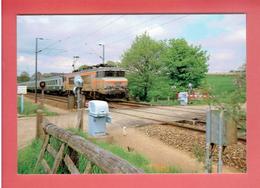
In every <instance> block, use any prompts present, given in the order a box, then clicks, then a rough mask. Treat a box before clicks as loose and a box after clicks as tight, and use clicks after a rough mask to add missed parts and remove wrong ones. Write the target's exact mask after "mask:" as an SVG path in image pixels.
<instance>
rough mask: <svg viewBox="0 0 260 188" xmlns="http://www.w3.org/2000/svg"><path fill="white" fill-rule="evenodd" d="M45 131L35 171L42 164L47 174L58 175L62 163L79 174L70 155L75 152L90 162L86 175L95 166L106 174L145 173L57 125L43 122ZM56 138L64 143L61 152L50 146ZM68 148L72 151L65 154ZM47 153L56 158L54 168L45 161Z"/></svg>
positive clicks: (72, 171)
mask: <svg viewBox="0 0 260 188" xmlns="http://www.w3.org/2000/svg"><path fill="white" fill-rule="evenodd" d="M42 127H43V130H44V132H45V138H44V142H43V145H42V149H41V152H40V154H39V157H38V160H37V162H36V166H35V170H36V168H37V167H38V165H39V164H41V165H42V166H43V167H44V169H45V172H46V173H56V172H57V169H58V167H59V165H61V164H62V162H64V163H65V165H66V166H67V167H68V170H69V172H70V173H73V174H79V170H78V168H77V166H76V164H75V163H74V161H73V160H72V159H73V156H72V158H71V156H70V154H72V153H73V152H74V154H75V152H76V153H79V154H82V155H83V156H84V157H86V158H87V159H88V160H89V161H90V162H89V163H88V164H87V165H86V167H85V171H84V173H91V168H92V167H93V165H96V166H98V167H99V168H100V169H102V170H103V171H104V172H106V173H143V170H141V169H138V168H136V167H134V166H133V165H131V164H130V163H128V162H127V161H126V160H124V159H121V158H120V157H118V156H115V155H114V154H112V153H111V152H109V151H106V150H104V149H102V148H100V147H98V146H96V145H95V144H93V143H92V142H90V141H88V140H86V139H84V138H82V137H80V136H77V135H75V134H73V133H71V132H69V131H66V130H64V129H62V128H59V127H57V126H56V125H54V124H52V123H49V122H46V121H45V122H43V124H42ZM51 136H52V137H54V138H56V139H58V140H59V141H61V142H62V145H61V146H60V149H59V151H56V150H55V149H54V148H53V147H52V146H51V145H50V143H49V142H50V137H51ZM66 148H69V149H70V152H69V153H65V151H66ZM45 152H49V153H50V154H51V155H52V156H53V158H54V164H53V167H52V168H50V167H49V165H48V163H47V162H46V160H45V159H44V154H45Z"/></svg>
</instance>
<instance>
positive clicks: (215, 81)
mask: <svg viewBox="0 0 260 188" xmlns="http://www.w3.org/2000/svg"><path fill="white" fill-rule="evenodd" d="M234 79H235V75H224V74H223V75H217V74H208V75H207V78H206V80H207V84H208V85H209V87H210V89H211V91H212V93H213V95H215V96H223V97H225V94H227V93H230V92H233V91H234V90H235V85H234Z"/></svg>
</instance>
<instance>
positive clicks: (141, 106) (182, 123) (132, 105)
mask: <svg viewBox="0 0 260 188" xmlns="http://www.w3.org/2000/svg"><path fill="white" fill-rule="evenodd" d="M40 96H41V94H38V99H39V98H40ZM26 97H28V98H30V99H34V93H27V95H26ZM44 99H45V100H49V101H55V102H58V103H62V104H63V105H64V104H67V103H68V100H67V97H62V96H55V95H47V94H45V95H44ZM108 104H109V107H110V108H112V109H115V110H113V111H112V112H113V113H118V114H123V115H127V116H132V117H137V118H141V119H146V120H151V121H154V122H157V123H159V124H164V125H172V126H175V127H179V128H184V129H187V130H190V131H196V132H200V133H203V134H205V133H206V127H205V125H204V126H199V125H190V124H189V123H188V122H192V123H194V121H195V122H196V121H197V122H202V124H205V116H206V110H202V109H197V108H190V107H189V108H187V107H180V106H173V107H172V108H173V109H172V108H171V109H170V108H168V109H167V107H162V106H154V105H153V106H152V105H150V104H148V103H138V102H134V101H123V100H120V101H108ZM56 106H57V105H56ZM122 107H123V108H122ZM151 107H154V108H156V109H158V111H156V112H152V111H147V110H146V108H151ZM117 109H120V110H121V111H120V112H119V111H117ZM124 110H131V111H135V112H140V113H143V114H145V113H146V114H149V115H148V116H144V115H140V114H139V115H138V114H129V113H127V112H123V111H124ZM161 110H162V111H171V112H178V111H182V112H187V113H189V114H192V115H190V116H193V117H192V118H188V117H187V115H174V114H170V115H169V114H164V113H160V111H161ZM175 110H176V111H175ZM193 114H195V116H194V115H193ZM151 115H154V116H156V115H157V116H163V117H165V118H167V117H169V118H172V117H174V118H176V119H179V120H177V121H176V122H169V121H164V120H161V119H156V118H154V117H153V118H151V117H149V116H151ZM195 119H196V120H195ZM238 140H239V141H240V142H243V143H246V138H243V137H238Z"/></svg>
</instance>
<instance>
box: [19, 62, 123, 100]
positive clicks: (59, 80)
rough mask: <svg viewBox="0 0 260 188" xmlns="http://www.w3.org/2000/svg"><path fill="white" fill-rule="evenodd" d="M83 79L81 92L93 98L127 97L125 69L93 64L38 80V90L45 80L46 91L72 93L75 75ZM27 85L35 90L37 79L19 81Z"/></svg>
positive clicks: (30, 89)
mask: <svg viewBox="0 0 260 188" xmlns="http://www.w3.org/2000/svg"><path fill="white" fill-rule="evenodd" d="M77 75H80V76H81V78H82V79H83V87H82V89H81V94H83V95H85V96H86V98H92V99H105V98H108V99H127V98H128V89H127V85H128V80H127V79H126V78H125V70H124V69H122V68H118V67H110V66H92V67H88V68H87V69H85V70H81V71H74V72H72V73H65V74H63V75H59V76H52V77H48V78H44V79H39V80H37V92H40V90H41V88H40V85H39V84H40V82H41V81H44V82H45V83H46V86H45V88H44V92H45V93H49V94H57V95H72V94H73V88H74V87H75V86H74V78H75V76H77ZM18 85H24V86H27V90H28V91H31V92H35V80H31V81H27V82H22V83H18Z"/></svg>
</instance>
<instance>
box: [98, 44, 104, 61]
mask: <svg viewBox="0 0 260 188" xmlns="http://www.w3.org/2000/svg"><path fill="white" fill-rule="evenodd" d="M98 45H99V46H102V49H103V55H102V57H101V59H102V63H103V64H105V45H104V44H103V43H99V44H98Z"/></svg>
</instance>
